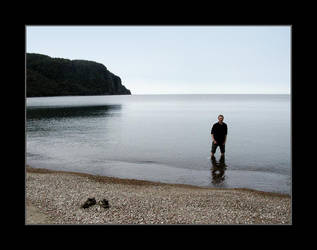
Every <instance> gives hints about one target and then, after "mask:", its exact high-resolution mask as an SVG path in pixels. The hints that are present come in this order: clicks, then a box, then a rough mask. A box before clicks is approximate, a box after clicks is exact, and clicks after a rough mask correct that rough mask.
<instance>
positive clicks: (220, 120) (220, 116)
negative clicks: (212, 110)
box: [218, 115, 223, 123]
mask: <svg viewBox="0 0 317 250" xmlns="http://www.w3.org/2000/svg"><path fill="white" fill-rule="evenodd" d="M218 121H219V123H222V122H223V115H218Z"/></svg>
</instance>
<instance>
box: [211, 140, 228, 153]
mask: <svg viewBox="0 0 317 250" xmlns="http://www.w3.org/2000/svg"><path fill="white" fill-rule="evenodd" d="M218 146H219V147H220V152H221V153H222V154H224V153H225V145H223V142H221V143H217V144H215V143H214V142H212V146H211V152H212V153H213V154H215V153H216V149H217V147H218Z"/></svg>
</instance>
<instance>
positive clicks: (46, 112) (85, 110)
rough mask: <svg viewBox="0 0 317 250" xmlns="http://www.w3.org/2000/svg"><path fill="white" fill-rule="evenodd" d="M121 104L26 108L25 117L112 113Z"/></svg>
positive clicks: (45, 117)
mask: <svg viewBox="0 0 317 250" xmlns="http://www.w3.org/2000/svg"><path fill="white" fill-rule="evenodd" d="M120 109H121V105H102V106H70V107H45V108H28V109H27V112H26V116H27V119H49V118H54V119H56V118H66V117H67V118H72V117H92V116H103V115H105V116H107V115H113V114H114V113H115V111H118V110H120Z"/></svg>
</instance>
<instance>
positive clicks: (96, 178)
mask: <svg viewBox="0 0 317 250" xmlns="http://www.w3.org/2000/svg"><path fill="white" fill-rule="evenodd" d="M26 172H28V173H42V174H49V173H51V174H71V175H77V176H82V177H88V178H90V179H92V180H94V181H98V182H112V183H117V184H118V183H120V184H128V185H167V186H172V187H173V186H175V187H185V188H186V187H187V188H193V189H195V188H198V189H210V190H237V191H246V192H253V193H257V194H265V195H271V196H277V197H288V198H291V195H289V194H283V193H277V192H267V191H261V190H256V189H251V188H221V187H219V188H217V187H203V186H195V185H190V184H179V183H165V182H156V181H148V180H137V179H126V178H119V177H110V176H102V175H94V174H88V173H82V172H74V171H64V170H52V169H46V168H33V167H30V166H26Z"/></svg>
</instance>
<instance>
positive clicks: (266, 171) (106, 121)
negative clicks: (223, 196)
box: [26, 94, 292, 194]
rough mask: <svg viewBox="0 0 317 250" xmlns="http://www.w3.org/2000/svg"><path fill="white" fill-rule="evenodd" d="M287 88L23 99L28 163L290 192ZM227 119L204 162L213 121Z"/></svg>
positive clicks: (81, 170) (50, 167) (109, 173)
mask: <svg viewBox="0 0 317 250" xmlns="http://www.w3.org/2000/svg"><path fill="white" fill-rule="evenodd" d="M290 102H291V97H290V95H197V94H196V95H131V96H127V95H120V96H71V97H38V98H27V100H26V105H27V110H26V163H27V164H29V165H31V166H32V167H38V168H48V169H55V170H66V171H76V172H85V173H91V174H98V175H106V176H114V177H119V178H132V179H142V180H150V181H159V182H166V183H183V184H191V185H197V186H209V187H223V188H231V187H243V188H252V189H257V190H262V191H270V192H278V193H287V194H291V181H292V178H291V169H292V164H291V108H290V107H291V104H290ZM218 114H223V115H224V122H225V123H226V124H227V125H228V138H227V143H226V156H225V161H224V164H222V165H219V164H218V160H219V158H220V151H219V148H218V149H217V152H216V154H215V156H216V159H217V164H212V162H211V161H210V149H211V137H210V130H211V127H212V125H213V124H214V123H215V122H217V116H218Z"/></svg>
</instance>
